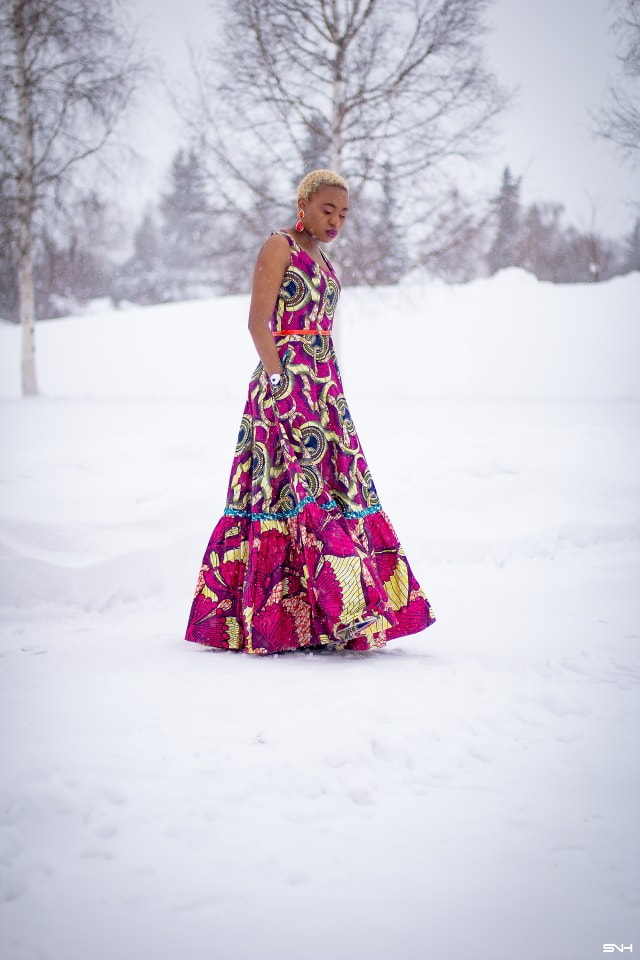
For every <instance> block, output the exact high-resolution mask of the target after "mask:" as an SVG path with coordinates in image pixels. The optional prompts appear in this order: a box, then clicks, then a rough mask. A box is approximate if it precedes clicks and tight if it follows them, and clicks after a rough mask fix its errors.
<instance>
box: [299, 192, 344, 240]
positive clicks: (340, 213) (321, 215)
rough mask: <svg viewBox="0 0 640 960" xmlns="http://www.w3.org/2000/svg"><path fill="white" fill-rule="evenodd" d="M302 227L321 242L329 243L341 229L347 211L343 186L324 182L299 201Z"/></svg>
mask: <svg viewBox="0 0 640 960" xmlns="http://www.w3.org/2000/svg"><path fill="white" fill-rule="evenodd" d="M300 209H301V210H304V228H305V230H306V231H307V233H310V234H311V236H313V237H316V238H317V239H318V240H319V241H320V242H321V243H330V242H331V241H332V240H335V238H336V237H337V236H338V234H339V233H340V231H341V230H342V228H343V226H344V223H345V220H346V219H347V213H348V212H349V194H348V193H347V191H346V190H345V189H344V188H343V187H332V186H329V185H328V184H325V185H324V186H322V187H319V188H318V189H317V190H316V191H315V193H312V194H311V196H310V197H309V199H308V200H301V201H300Z"/></svg>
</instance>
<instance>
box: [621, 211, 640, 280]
mask: <svg viewBox="0 0 640 960" xmlns="http://www.w3.org/2000/svg"><path fill="white" fill-rule="evenodd" d="M625 246H626V250H625V254H626V256H625V262H624V267H625V270H626V271H628V272H631V271H632V270H640V217H638V219H637V220H636V222H635V223H634V225H633V229H632V230H631V233H630V234H629V236H628V237H627V238H626V244H625Z"/></svg>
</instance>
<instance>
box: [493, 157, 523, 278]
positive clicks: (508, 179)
mask: <svg viewBox="0 0 640 960" xmlns="http://www.w3.org/2000/svg"><path fill="white" fill-rule="evenodd" d="M521 180H522V178H521V177H518V178H517V179H514V177H513V176H512V174H511V170H510V169H509V167H505V170H504V173H503V174H502V185H501V187H500V192H499V193H498V195H497V196H496V198H495V200H494V202H493V206H494V211H495V212H494V217H495V223H496V232H495V235H494V238H493V243H492V244H491V247H490V249H489V252H488V254H487V266H488V268H489V274H494V273H497V271H498V270H502V269H504V268H505V267H516V266H519V265H520V251H519V246H520V183H521Z"/></svg>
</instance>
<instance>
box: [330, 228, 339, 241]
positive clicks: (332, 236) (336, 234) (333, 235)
mask: <svg viewBox="0 0 640 960" xmlns="http://www.w3.org/2000/svg"><path fill="white" fill-rule="evenodd" d="M327 236H328V237H331V239H332V240H333V239H334V237H337V236H338V231H337V230H327Z"/></svg>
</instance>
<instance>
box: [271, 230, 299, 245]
mask: <svg viewBox="0 0 640 960" xmlns="http://www.w3.org/2000/svg"><path fill="white" fill-rule="evenodd" d="M270 236H272V237H285V238H286V240H287V243H288V244H289V246H290V247H297V243H296V242H295V240H294V239H293V237H292V236H291V234H290V233H287V231H286V230H273V231H272V232H271V234H270Z"/></svg>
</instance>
